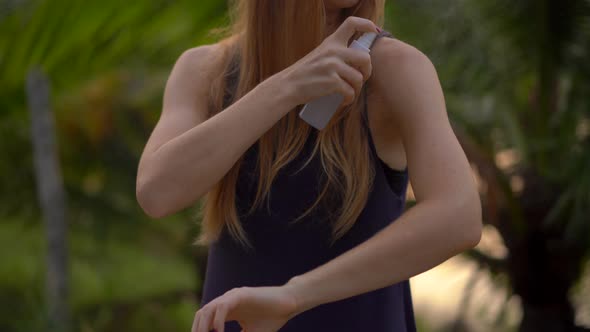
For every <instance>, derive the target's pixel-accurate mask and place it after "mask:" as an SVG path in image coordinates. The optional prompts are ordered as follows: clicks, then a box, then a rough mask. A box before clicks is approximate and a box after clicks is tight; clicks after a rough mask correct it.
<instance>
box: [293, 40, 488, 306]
mask: <svg viewBox="0 0 590 332" xmlns="http://www.w3.org/2000/svg"><path fill="white" fill-rule="evenodd" d="M379 41H380V42H378V43H376V44H375V46H374V48H373V51H372V52H371V56H372V62H373V68H378V70H373V75H372V76H371V84H373V89H375V90H376V91H377V93H378V95H379V96H382V99H383V101H384V102H385V103H386V105H387V109H388V112H391V117H392V118H394V119H395V121H396V122H397V127H396V128H397V129H398V130H399V131H400V134H401V138H402V141H403V145H404V148H405V150H406V158H407V162H408V171H409V175H410V181H411V183H412V188H413V191H414V194H415V196H416V205H414V207H412V208H411V209H409V210H408V211H406V212H405V213H404V214H403V215H402V216H400V217H399V218H398V220H397V221H396V222H394V223H391V224H390V225H388V226H387V227H385V228H384V229H382V230H381V231H380V232H378V233H377V234H375V235H374V236H373V237H371V238H370V239H369V240H367V241H365V242H364V243H362V244H360V245H358V246H357V247H355V248H353V249H351V250H349V251H347V252H345V253H344V254H342V255H340V256H339V257H337V258H335V259H333V260H331V261H330V262H328V263H326V264H324V265H322V266H320V267H318V268H316V269H314V270H311V271H309V272H307V273H305V274H302V275H299V276H296V277H294V278H292V279H291V280H290V281H289V282H288V283H287V284H286V285H285V286H284V287H286V288H288V289H290V290H291V292H292V294H294V296H295V298H296V299H297V303H298V304H297V307H298V309H297V310H298V312H303V311H305V310H307V309H309V308H312V307H315V306H317V305H320V304H322V303H327V302H332V301H337V300H340V299H344V298H347V297H351V296H354V295H358V294H361V293H365V292H369V291H372V290H375V289H379V288H382V287H385V286H389V285H392V284H394V283H397V282H400V281H403V280H406V279H408V278H410V277H412V276H415V275H417V274H420V273H422V272H424V271H426V270H429V269H431V268H433V267H435V266H436V265H438V264H440V263H442V262H444V261H445V260H447V259H449V258H450V257H452V256H454V255H456V254H458V253H460V252H462V251H464V250H467V249H469V248H472V247H474V246H476V245H477V244H478V243H479V240H480V238H481V228H482V221H481V220H482V217H481V203H480V199H479V194H478V192H477V188H476V185H475V181H474V177H473V174H472V171H471V168H470V165H469V162H468V161H467V157H466V156H465V153H464V152H463V150H462V148H461V146H460V144H459V142H458V140H457V137H456V136H455V134H454V133H453V130H452V128H451V125H450V123H449V120H448V116H447V112H446V107H445V101H444V96H443V92H442V88H441V85H440V83H439V80H438V76H437V73H436V70H435V68H434V66H433V64H432V62H431V61H430V60H429V59H428V57H426V55H424V54H423V53H422V52H420V51H418V50H417V49H415V48H414V47H412V46H410V45H408V44H405V43H403V42H401V41H399V40H396V39H389V38H382V39H380V40H379Z"/></svg>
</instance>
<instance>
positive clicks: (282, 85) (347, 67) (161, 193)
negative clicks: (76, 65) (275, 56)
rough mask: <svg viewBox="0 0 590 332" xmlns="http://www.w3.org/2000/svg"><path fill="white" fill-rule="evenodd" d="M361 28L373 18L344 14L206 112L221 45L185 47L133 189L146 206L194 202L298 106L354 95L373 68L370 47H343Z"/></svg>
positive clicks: (167, 210) (164, 210) (158, 211)
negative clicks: (301, 50) (222, 105)
mask: <svg viewBox="0 0 590 332" xmlns="http://www.w3.org/2000/svg"><path fill="white" fill-rule="evenodd" d="M356 31H371V32H374V31H376V30H375V25H374V24H373V23H372V22H371V21H368V20H364V19H360V18H351V19H347V20H346V21H345V23H343V24H342V25H341V27H340V28H339V29H338V30H337V31H336V32H335V33H334V34H332V35H331V36H329V37H328V38H326V40H325V41H324V42H323V43H322V44H321V45H320V46H319V47H318V48H316V49H315V50H313V51H312V52H310V53H309V54H308V55H306V56H305V57H303V58H302V59H301V60H299V61H298V62H297V63H295V64H294V65H292V66H290V67H289V68H287V69H285V70H283V71H281V72H279V73H277V74H275V75H273V76H271V77H269V78H268V79H266V80H264V81H263V82H261V83H260V84H258V85H257V86H256V87H255V88H254V89H252V90H251V91H250V92H248V93H247V94H246V95H244V96H243V97H242V98H240V99H239V100H237V101H236V102H235V103H233V104H232V105H231V106H229V107H228V108H227V109H225V110H223V111H222V112H219V113H217V114H215V115H214V116H212V117H211V118H209V119H207V117H206V114H207V105H208V103H207V101H208V93H209V87H210V85H211V82H212V80H213V79H214V78H215V77H216V76H217V75H221V74H222V70H223V66H222V64H221V61H220V60H219V59H220V58H221V57H220V47H221V46H218V45H208V46H201V47H197V48H194V49H191V50H188V51H186V52H184V53H183V54H182V55H181V56H180V57H179V58H178V60H177V61H176V64H175V65H174V67H173V69H172V72H171V74H170V77H169V78H168V82H167V83H166V88H165V91H164V98H163V109H162V113H161V115H160V119H159V120H158V123H157V124H156V127H155V128H154V130H153V132H152V134H151V135H150V137H149V139H148V142H147V144H146V146H145V148H144V150H143V153H142V155H141V158H140V162H139V166H138V172H137V183H136V195H137V200H138V202H139V204H140V206H141V207H142V209H143V210H144V211H145V212H146V213H147V214H148V215H149V216H151V217H154V218H160V217H164V216H167V215H169V214H172V213H175V212H177V211H179V210H181V209H183V208H186V207H188V206H189V205H191V204H194V203H195V202H196V201H197V200H198V199H200V198H201V197H202V196H203V195H204V194H206V193H207V192H208V191H209V190H210V189H211V187H213V185H214V184H215V183H216V182H217V181H219V180H220V179H221V178H222V177H223V176H224V175H225V174H226V173H227V172H228V171H229V170H230V168H231V167H232V166H233V165H234V163H235V162H236V161H237V160H238V159H239V157H240V156H241V155H242V154H243V153H244V152H245V151H246V150H247V149H248V148H249V147H250V146H251V145H252V144H254V143H255V142H256V141H257V140H258V139H259V138H260V137H261V136H262V135H263V134H264V133H265V132H266V131H268V130H269V129H270V128H271V127H272V126H273V125H274V124H275V123H276V122H277V121H279V120H280V119H281V118H282V117H283V116H284V115H286V114H287V113H288V112H289V111H290V110H292V109H293V108H294V107H295V106H297V105H299V104H303V103H306V102H308V101H309V100H312V99H315V98H317V97H320V96H322V95H327V94H330V93H334V92H338V93H341V94H343V95H344V96H345V102H351V101H352V100H353V99H354V96H355V94H356V93H358V91H360V88H361V86H362V82H363V81H364V80H366V79H367V78H368V76H369V75H370V71H371V69H370V56H368V54H366V53H363V52H359V51H358V50H351V49H348V48H346V47H347V42H348V39H350V37H351V36H352V35H353V33H354V32H356Z"/></svg>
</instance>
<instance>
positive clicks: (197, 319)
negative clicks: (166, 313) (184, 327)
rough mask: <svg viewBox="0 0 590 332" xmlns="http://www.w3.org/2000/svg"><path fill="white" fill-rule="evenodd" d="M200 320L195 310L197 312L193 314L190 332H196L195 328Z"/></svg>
mask: <svg viewBox="0 0 590 332" xmlns="http://www.w3.org/2000/svg"><path fill="white" fill-rule="evenodd" d="M200 318H201V313H200V311H198V310H197V312H196V313H195V318H194V319H193V326H192V327H191V332H197V326H198V325H199V319H200Z"/></svg>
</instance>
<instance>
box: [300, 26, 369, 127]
mask: <svg viewBox="0 0 590 332" xmlns="http://www.w3.org/2000/svg"><path fill="white" fill-rule="evenodd" d="M376 37H377V33H375V32H366V33H364V34H363V35H362V36H360V37H359V38H358V39H357V40H355V41H353V42H352V43H351V44H350V46H349V48H354V49H358V50H361V51H364V52H367V53H369V52H371V49H370V48H371V45H372V44H373V41H374V40H375V38H376ZM343 100H344V97H343V96H342V95H341V94H339V93H334V94H331V95H327V96H323V97H320V98H318V99H315V100H313V101H311V102H309V103H307V104H305V106H303V109H302V110H301V112H299V117H300V118H301V119H303V120H304V121H305V122H307V123H309V124H310V125H311V126H312V127H314V128H316V129H318V130H321V129H324V127H326V125H327V124H328V122H330V119H331V118H332V116H333V115H334V113H336V110H337V109H338V106H340V104H341V103H342V101H343Z"/></svg>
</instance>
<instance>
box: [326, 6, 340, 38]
mask: <svg viewBox="0 0 590 332" xmlns="http://www.w3.org/2000/svg"><path fill="white" fill-rule="evenodd" d="M340 23H342V8H326V36H329V35H331V34H332V33H333V32H334V31H336V29H338V26H339V25H340Z"/></svg>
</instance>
